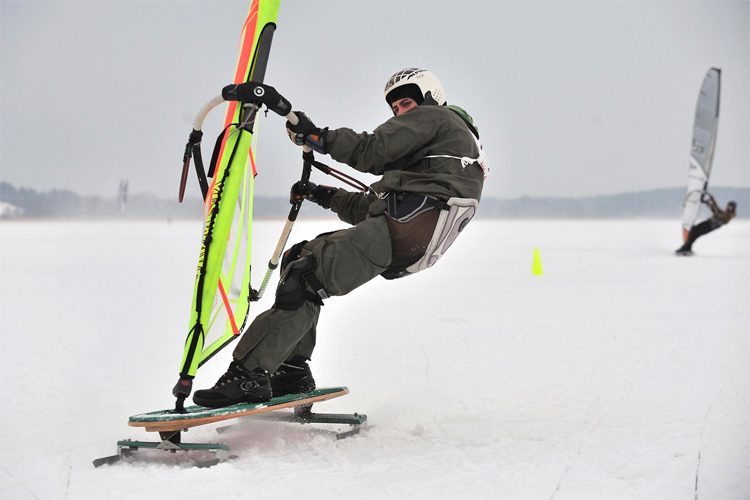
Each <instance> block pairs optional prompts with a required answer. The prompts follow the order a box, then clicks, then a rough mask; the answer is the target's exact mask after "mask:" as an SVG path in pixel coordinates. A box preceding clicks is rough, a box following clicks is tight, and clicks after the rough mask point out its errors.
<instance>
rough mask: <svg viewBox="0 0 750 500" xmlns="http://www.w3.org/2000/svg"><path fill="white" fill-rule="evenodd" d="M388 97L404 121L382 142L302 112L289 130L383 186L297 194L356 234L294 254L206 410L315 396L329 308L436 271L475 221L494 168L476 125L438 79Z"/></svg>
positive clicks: (392, 122)
mask: <svg viewBox="0 0 750 500" xmlns="http://www.w3.org/2000/svg"><path fill="white" fill-rule="evenodd" d="M385 99H386V101H387V103H388V105H389V106H390V108H391V111H392V112H393V115H394V116H393V117H392V118H390V119H389V120H387V121H386V122H385V123H383V124H382V125H380V126H379V127H377V128H376V129H375V130H374V131H373V132H372V133H367V132H362V133H356V132H354V131H353V130H351V129H348V128H339V129H335V130H329V129H328V128H322V129H321V128H318V127H316V126H315V125H314V124H313V122H312V121H311V120H310V119H309V118H308V117H307V116H305V115H304V114H303V113H299V112H297V113H296V114H297V115H298V116H299V118H300V120H299V123H298V124H297V125H292V124H291V123H289V122H287V123H286V127H287V133H288V134H289V137H290V138H291V139H292V141H293V142H294V143H295V144H296V145H298V146H308V147H310V148H312V149H313V150H314V151H316V152H318V153H322V154H328V155H330V156H331V157H332V158H333V159H334V160H336V161H338V162H341V163H345V164H347V165H349V166H350V167H352V168H354V169H356V170H358V171H361V172H367V173H370V174H374V175H380V176H382V178H381V179H380V180H379V181H378V182H375V183H374V184H372V185H371V186H370V189H369V191H368V192H367V193H361V192H349V191H346V190H344V189H338V188H334V187H329V186H318V185H315V184H313V183H307V185H306V186H304V187H303V186H300V183H299V182H298V183H296V184H295V185H294V186H292V190H291V193H290V196H291V198H292V199H296V200H299V199H307V200H311V201H314V202H315V203H317V204H318V205H320V206H321V207H323V208H324V209H329V210H331V211H333V212H335V213H336V214H337V215H338V216H339V218H340V219H341V220H342V221H344V222H346V223H349V224H351V225H352V226H353V227H351V228H348V229H344V230H339V231H333V232H330V233H325V234H321V235H319V236H317V237H316V238H315V239H313V240H312V241H302V242H300V243H297V244H296V245H293V246H292V247H291V248H289V249H288V250H287V251H286V252H285V253H284V257H283V259H282V262H281V273H282V275H281V278H280V280H279V285H278V287H277V289H276V300H275V302H274V304H273V306H272V307H271V309H269V310H267V311H265V312H263V313H261V314H259V315H258V316H257V317H256V318H255V320H254V321H253V322H252V324H251V325H250V326H249V327H248V329H247V331H246V332H245V333H244V334H243V336H242V338H241V339H240V340H239V343H238V345H237V347H236V349H235V350H234V352H233V358H234V359H233V361H232V362H231V363H230V365H229V368H228V370H227V372H226V373H225V374H224V375H222V376H221V378H220V379H219V380H218V382H217V383H216V385H214V387H212V388H211V389H205V390H199V391H196V392H195V394H194V396H193V401H195V403H196V404H198V405H201V406H206V407H211V408H219V407H223V406H229V405H233V404H237V403H258V402H263V401H267V400H269V399H270V398H271V397H278V396H282V395H286V394H293V393H299V392H308V391H310V390H313V389H314V388H315V381H314V379H313V376H312V373H311V371H310V367H309V365H308V363H307V361H308V360H309V359H310V357H311V356H312V353H313V349H314V347H315V343H316V336H317V330H316V325H317V323H318V317H319V314H320V308H321V306H322V305H323V299H327V298H329V297H333V296H337V295H346V294H347V293H349V292H351V291H352V290H354V289H355V288H358V287H359V286H361V285H363V284H365V283H367V282H368V281H370V280H371V279H373V278H375V277H376V276H383V277H384V278H386V279H394V278H400V277H404V276H408V275H410V274H414V273H416V272H419V271H422V270H424V269H427V268H428V267H431V266H432V265H433V264H435V262H436V261H437V260H438V259H439V258H440V257H441V256H442V254H443V253H444V252H445V251H446V250H447V248H448V247H449V246H450V245H451V244H452V243H453V241H454V240H455V238H456V237H457V236H458V234H459V233H460V231H462V230H463V229H464V227H465V226H466V224H468V222H469V221H470V220H471V218H472V217H473V216H474V214H475V212H476V209H477V206H478V203H479V199H480V197H481V193H482V186H483V184H484V180H485V178H486V174H487V171H488V170H489V162H488V160H487V157H486V155H485V154H484V152H483V150H482V146H481V144H480V143H479V134H478V132H477V129H476V128H475V127H474V125H473V120H472V118H471V116H469V114H468V113H466V112H465V111H464V110H462V109H461V108H458V107H457V106H448V105H447V102H446V99H445V94H444V92H443V89H442V86H441V85H440V82H439V81H438V79H437V78H436V77H435V75H433V74H432V73H430V72H429V71H425V70H423V69H417V68H408V69H404V70H402V71H399V72H398V73H396V74H395V75H393V76H392V77H391V78H390V79H389V80H388V83H387V84H386V87H385ZM396 306H397V304H388V305H387V306H386V307H396ZM373 333H374V332H373ZM357 334H358V335H366V333H357Z"/></svg>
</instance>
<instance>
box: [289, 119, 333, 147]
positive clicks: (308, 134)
mask: <svg viewBox="0 0 750 500" xmlns="http://www.w3.org/2000/svg"><path fill="white" fill-rule="evenodd" d="M294 114H295V115H297V118H299V123H298V124H297V125H292V124H291V123H290V122H286V133H287V134H289V138H290V139H291V140H292V142H293V143H295V144H296V145H297V146H309V147H310V148H311V149H312V150H313V151H315V152H317V153H323V154H328V140H327V139H326V133H327V132H328V127H326V128H324V129H320V128H318V127H316V126H315V124H314V123H313V122H312V121H310V119H309V118H308V117H307V115H306V114H305V113H303V112H301V111H295V112H294Z"/></svg>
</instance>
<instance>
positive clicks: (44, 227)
mask: <svg viewBox="0 0 750 500" xmlns="http://www.w3.org/2000/svg"><path fill="white" fill-rule="evenodd" d="M305 210H310V212H309V213H313V211H314V208H310V207H308V208H306V209H305ZM305 217H306V215H305V213H303V215H302V216H301V217H300V220H299V221H298V223H297V225H296V227H295V229H294V232H293V233H292V241H299V240H301V239H310V238H311V237H313V236H315V235H316V234H317V233H319V232H323V231H325V230H330V229H331V228H333V227H338V226H339V225H340V223H338V222H336V221H320V220H317V221H310V220H307V219H305ZM282 223H283V222H282V221H278V220H274V221H270V220H269V221H256V223H255V226H254V233H255V234H254V237H255V242H254V253H255V255H254V262H255V265H256V269H255V272H254V281H255V282H256V283H257V282H258V281H259V280H260V279H261V278H262V273H263V272H264V271H265V265H266V262H267V261H268V257H269V256H270V252H271V251H272V249H273V246H274V245H275V243H276V240H277V238H278V234H279V233H280V231H281V227H282ZM201 229H202V228H201V223H200V222H198V221H191V222H173V223H167V222H166V221H164V222H156V221H152V222H112V221H109V222H43V221H35V222H22V221H11V222H2V223H0V243H1V245H2V246H1V248H0V250H1V252H2V253H1V254H0V279H1V280H2V281H0V287H1V288H0V291H1V293H2V295H1V297H0V298H1V301H0V313H1V314H0V317H1V319H0V334H1V336H0V351H1V354H0V356H1V357H0V370H1V372H0V374H1V378H0V381H1V384H2V385H0V390H1V393H0V394H1V396H2V405H1V406H0V415H1V417H2V428H1V430H0V443H1V447H0V464H1V465H0V466H1V469H2V471H1V472H0V483H1V485H2V486H1V489H0V497H2V498H3V499H33V498H36V499H58V498H70V499H103V498H107V499H117V498H138V499H146V498H165V497H166V496H167V495H169V496H170V497H172V496H174V497H177V498H326V499H330V498H378V499H380V498H409V499H412V498H434V497H443V498H507V499H544V500H549V499H554V500H563V499H605V498H606V499H636V498H638V499H672V498H674V499H678V498H679V499H688V498H689V499H693V498H698V499H700V500H704V499H721V500H725V499H735V498H736V499H740V498H748V497H750V482H749V480H748V476H749V474H750V472H749V471H750V460H749V458H748V457H749V452H748V440H749V437H748V435H749V432H748V421H749V420H748V417H749V412H748V402H749V399H750V394H749V391H748V385H749V384H748V382H749V379H750V370H749V368H750V363H749V360H750V341H749V339H750V306H749V305H750V222H748V221H747V220H736V221H733V222H732V223H731V224H730V225H728V226H726V227H725V228H721V229H720V230H718V231H716V232H715V233H713V234H710V235H708V236H706V237H704V238H703V239H701V240H699V241H698V242H697V243H696V245H695V247H694V249H695V251H696V254H697V255H696V256H695V257H691V258H679V257H676V256H675V255H674V253H673V252H674V249H675V248H677V246H679V244H680V223H679V221H677V220H626V221H612V220H606V221H604V220H600V221H582V220H579V221H562V220H560V221H518V220H515V221H502V220H477V221H474V222H472V224H471V225H470V226H469V227H468V229H467V230H466V232H465V233H464V235H462V236H461V237H460V238H459V239H458V241H457V243H456V245H455V246H454V248H452V249H451V250H450V251H449V252H448V254H447V255H446V257H444V258H443V260H442V261H441V262H440V263H439V264H438V265H437V266H436V267H435V268H434V269H431V270H429V271H427V272H424V273H421V274H419V275H416V276H413V277H410V278H407V279H404V280H397V281H395V282H386V281H385V280H382V279H376V280H374V281H373V282H371V283H369V284H367V285H365V286H364V287H363V288H361V289H359V290H357V291H355V292H353V293H352V294H350V295H348V296H346V297H338V298H334V299H332V300H329V301H327V303H326V306H325V307H324V309H323V313H322V314H321V321H320V324H319V335H318V344H319V345H318V349H317V351H316V354H315V356H314V357H313V361H312V365H311V366H312V369H313V372H314V374H315V377H316V379H317V381H318V384H319V385H320V386H331V385H347V386H348V387H349V389H350V390H351V394H350V395H348V396H346V397H344V398H339V399H336V400H332V401H329V402H326V403H323V404H321V405H320V406H319V407H318V411H330V412H354V411H358V412H362V413H366V414H367V415H368V416H369V421H370V424H371V428H370V429H369V430H368V431H366V432H365V433H363V434H362V435H359V436H355V437H352V438H348V439H344V440H341V441H337V440H336V439H335V438H334V437H333V436H332V434H331V432H330V430H331V427H330V426H309V425H307V426H299V425H294V424H281V423H269V422H255V423H250V424H247V425H244V426H242V427H240V428H236V429H235V430H231V431H229V432H228V433H222V434H217V433H216V430H215V429H216V426H207V427H201V428H197V429H191V430H190V432H188V433H187V434H186V435H185V436H184V440H185V441H199V442H208V441H214V442H224V443H226V444H229V445H230V446H231V448H232V453H234V454H237V455H239V459H237V460H235V461H232V462H228V463H224V464H221V465H218V466H215V467H212V468H210V469H196V468H191V467H189V466H188V465H189V460H186V459H185V457H181V456H180V455H179V454H177V455H170V454H167V453H163V454H162V453H157V452H155V451H143V452H142V456H144V457H146V458H145V459H144V460H142V461H137V462H133V463H120V464H117V465H114V466H105V467H101V468H98V469H95V468H94V467H93V466H92V464H91V461H92V460H93V459H94V458H97V457H102V456H105V455H111V454H113V453H114V452H115V448H116V447H115V442H116V441H117V440H118V439H123V438H130V439H142V440H143V439H153V438H154V437H155V436H154V435H151V434H148V433H146V432H145V431H143V430H142V429H135V428H131V427H128V426H127V424H126V422H127V417H128V416H129V415H132V414H136V413H142V412H145V411H151V410H156V409H159V408H162V407H170V406H172V405H173V398H172V397H171V394H170V392H171V388H172V386H173V384H174V383H175V382H176V378H177V370H178V365H179V363H180V360H181V356H182V347H183V342H184V339H185V336H186V334H187V329H188V319H189V309H190V298H191V295H192V286H193V279H194V272H195V266H196V261H197V256H198V245H199V241H200V235H201ZM534 248H539V250H540V255H541V260H542V265H543V268H544V275H543V276H534V275H532V274H531V265H532V257H533V252H534ZM272 302H273V293H268V294H266V296H265V297H264V298H263V300H262V301H261V302H260V304H258V305H257V306H256V307H255V309H254V311H255V312H256V313H257V312H259V311H261V310H264V309H266V308H267V307H269V306H270V304H271V303H272ZM230 352H231V349H226V350H225V351H222V353H221V354H220V355H218V356H217V358H215V359H214V360H212V362H210V363H209V364H208V365H207V366H206V367H204V369H202V370H201V371H200V372H199V374H198V378H197V380H196V384H195V386H196V388H201V387H207V386H210V385H212V384H213V383H214V382H215V380H216V378H218V376H219V375H220V374H221V373H222V372H223V371H224V369H225V368H226V364H227V363H228V361H229V357H230ZM334 428H335V426H334ZM696 485H697V486H696Z"/></svg>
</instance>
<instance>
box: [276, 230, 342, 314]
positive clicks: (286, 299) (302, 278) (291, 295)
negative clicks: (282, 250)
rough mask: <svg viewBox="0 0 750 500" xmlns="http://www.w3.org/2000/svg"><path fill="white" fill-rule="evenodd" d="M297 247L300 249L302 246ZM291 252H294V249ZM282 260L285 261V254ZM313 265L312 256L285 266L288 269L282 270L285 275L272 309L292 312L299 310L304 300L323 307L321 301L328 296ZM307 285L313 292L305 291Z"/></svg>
mask: <svg viewBox="0 0 750 500" xmlns="http://www.w3.org/2000/svg"><path fill="white" fill-rule="evenodd" d="M296 246H297V245H295V247H296ZM299 246H300V249H301V248H302V245H301V244H299ZM291 250H294V247H292V248H291V249H290V251H291ZM284 259H285V260H287V255H286V254H284ZM315 265H316V261H315V257H313V256H312V255H308V256H307V257H304V258H302V259H297V260H294V261H291V262H289V263H288V264H287V266H288V267H286V268H284V270H285V271H286V274H285V275H284V277H283V278H282V279H281V281H280V282H279V286H278V287H277V288H276V302H274V304H273V306H272V307H273V308H274V309H283V310H285V311H293V310H295V309H299V307H300V306H301V305H302V304H303V303H304V302H305V301H306V300H307V301H309V302H312V303H313V304H316V305H319V306H322V305H323V299H327V298H328V294H327V293H326V291H325V290H324V289H323V284H322V283H321V282H320V280H318V278H317V276H315ZM307 285H310V288H312V289H313V292H311V291H310V290H308V289H307Z"/></svg>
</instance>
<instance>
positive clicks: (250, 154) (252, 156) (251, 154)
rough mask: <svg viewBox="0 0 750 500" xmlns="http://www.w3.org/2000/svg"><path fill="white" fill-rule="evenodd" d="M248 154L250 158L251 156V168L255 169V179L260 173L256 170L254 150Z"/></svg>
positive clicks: (251, 149)
mask: <svg viewBox="0 0 750 500" xmlns="http://www.w3.org/2000/svg"><path fill="white" fill-rule="evenodd" d="M247 154H248V156H250V166H251V167H252V168H253V178H255V176H256V175H258V171H257V170H256V169H255V155H254V154H253V148H252V147H251V148H250V150H249V151H248V152H247Z"/></svg>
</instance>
